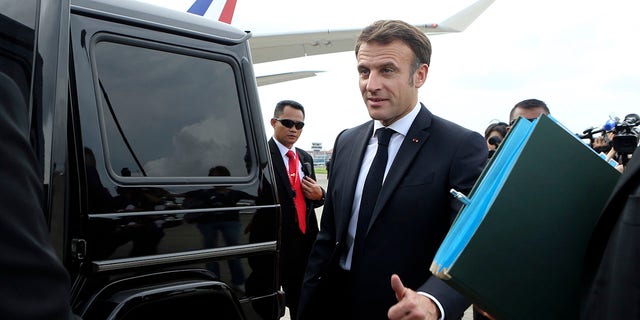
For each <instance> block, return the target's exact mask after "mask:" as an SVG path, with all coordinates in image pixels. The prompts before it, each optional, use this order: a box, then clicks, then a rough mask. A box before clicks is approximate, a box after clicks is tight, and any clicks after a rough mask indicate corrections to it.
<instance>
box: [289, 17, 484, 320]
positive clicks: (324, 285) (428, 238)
mask: <svg viewBox="0 0 640 320" xmlns="http://www.w3.org/2000/svg"><path fill="white" fill-rule="evenodd" d="M355 52H356V57H357V64H358V72H359V77H360V78H359V84H360V91H361V94H362V97H363V99H364V102H365V104H366V106H367V110H368V112H369V116H370V117H371V118H372V119H373V120H372V121H368V122H366V123H364V124H362V125H359V126H357V127H354V128H351V129H347V130H344V131H343V132H341V133H340V134H339V135H338V137H337V138H336V141H335V145H334V149H333V157H332V160H331V162H332V165H331V180H330V183H329V186H328V190H327V199H326V203H325V205H324V210H323V213H322V219H321V223H320V232H319V234H318V237H317V240H316V242H315V244H314V246H313V249H312V251H311V254H310V256H309V262H308V266H307V271H306V274H305V280H304V284H303V289H302V296H301V301H300V308H299V314H300V317H299V318H298V319H304V320H306V319H434V320H435V319H442V317H444V318H446V319H447V320H451V319H460V318H461V317H462V316H463V314H464V311H465V310H466V309H467V308H468V307H469V305H470V304H469V302H468V301H467V300H466V299H464V297H462V296H461V295H460V294H458V293H457V292H456V291H454V290H453V289H452V288H451V287H449V286H448V285H447V284H445V283H444V282H442V281H440V280H439V279H437V278H436V277H435V276H432V275H431V273H430V272H429V266H430V264H431V263H432V261H433V257H434V255H435V253H436V251H437V249H438V247H439V246H440V243H441V242H442V240H443V238H444V236H445V235H446V233H447V232H448V230H449V228H450V226H451V223H452V221H453V220H454V218H455V216H456V215H457V213H458V210H459V208H460V205H459V203H458V201H457V200H455V199H454V198H453V196H452V195H451V194H450V189H452V188H455V189H456V190H458V191H461V192H463V193H467V192H469V191H470V190H471V188H472V187H473V185H474V183H475V181H476V179H477V178H478V176H479V175H480V173H481V171H482V169H483V168H484V166H485V163H486V161H487V154H488V151H487V147H486V143H485V142H484V138H483V137H482V135H480V134H479V133H477V132H473V131H471V130H468V129H465V128H463V127H461V126H459V125H457V124H455V123H453V122H450V121H447V120H445V119H443V118H440V117H438V116H435V115H433V114H432V113H431V112H430V111H429V110H427V108H426V107H425V106H424V105H423V104H421V103H420V102H419V101H418V89H419V88H420V87H422V85H423V84H424V83H425V80H426V78H427V72H428V69H429V60H430V55H431V45H430V43H429V40H428V38H427V37H426V35H425V34H424V33H423V32H421V31H420V30H419V29H417V28H415V27H413V26H411V25H409V24H407V23H405V22H402V21H397V20H386V21H377V22H375V23H374V24H372V25H370V26H368V27H366V28H365V29H364V30H363V31H362V33H361V34H360V36H359V38H358V40H357V42H356V48H355ZM383 127H384V128H387V129H385V130H383V131H386V132H390V131H388V129H392V130H393V131H392V132H391V137H390V139H389V140H388V139H386V136H387V135H380V136H377V134H374V133H375V132H376V131H377V129H379V128H383ZM385 140H386V141H385ZM381 141H384V142H381ZM384 145H388V147H387V148H384ZM381 146H382V147H381ZM376 149H378V150H376ZM382 150H387V151H386V152H383V151H382ZM379 153H385V154H386V155H387V159H386V160H385V161H383V162H384V165H383V166H382V168H381V169H383V170H382V171H385V176H384V180H383V183H382V186H381V189H380V190H379V191H375V192H371V191H369V190H373V189H371V188H370V185H371V184H370V183H369V177H368V174H370V173H369V171H370V170H369V169H370V167H375V168H379V167H380V165H379V162H378V161H377V160H378V154H379ZM371 171H372V172H374V171H379V170H374V169H372V170H371ZM372 180H373V179H372ZM378 184H379V183H378ZM378 187H379V186H378ZM371 193H374V195H373V200H363V201H361V199H371V196H372V195H371ZM364 208H368V209H367V210H368V211H367V210H365V209H364ZM366 212H368V213H366ZM369 216H370V220H369V222H368V223H363V224H362V225H361V224H360V223H359V222H360V221H359V220H361V218H364V217H369ZM362 220H365V219H362ZM360 230H362V231H360Z"/></svg>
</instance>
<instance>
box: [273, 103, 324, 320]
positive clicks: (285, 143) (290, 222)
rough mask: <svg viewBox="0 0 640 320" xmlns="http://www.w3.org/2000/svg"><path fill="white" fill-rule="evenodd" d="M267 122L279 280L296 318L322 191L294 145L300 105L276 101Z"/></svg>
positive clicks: (299, 128)
mask: <svg viewBox="0 0 640 320" xmlns="http://www.w3.org/2000/svg"><path fill="white" fill-rule="evenodd" d="M271 126H272V127H273V138H271V139H270V140H269V150H270V152H271V162H272V163H273V170H274V173H275V175H276V186H277V189H278V199H279V200H280V206H281V208H282V232H281V237H282V242H281V247H280V264H279V266H280V280H281V283H282V287H283V289H284V293H285V302H286V305H287V307H288V308H289V314H290V316H291V318H292V319H296V314H297V309H298V301H299V299H300V288H301V287H302V278H303V276H304V270H305V267H306V265H307V259H308V256H309V251H311V245H312V244H313V241H314V240H315V239H316V235H317V234H318V219H317V218H316V213H315V210H314V209H315V208H317V207H320V206H322V205H323V204H324V194H325V191H324V190H323V189H322V187H321V186H320V185H319V184H318V183H317V182H316V174H315V171H314V169H313V157H312V156H311V155H310V154H309V153H307V152H306V151H304V150H302V149H300V148H296V147H294V144H295V143H296V141H298V138H300V134H301V133H302V128H303V127H304V107H303V106H302V105H301V104H300V103H298V102H296V101H293V100H283V101H280V102H278V103H277V104H276V107H275V110H274V112H273V118H272V119H271Z"/></svg>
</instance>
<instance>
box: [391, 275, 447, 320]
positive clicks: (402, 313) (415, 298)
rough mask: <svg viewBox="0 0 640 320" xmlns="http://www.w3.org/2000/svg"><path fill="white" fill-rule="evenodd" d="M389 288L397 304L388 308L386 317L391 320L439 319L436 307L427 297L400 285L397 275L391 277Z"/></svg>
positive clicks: (400, 281)
mask: <svg viewBox="0 0 640 320" xmlns="http://www.w3.org/2000/svg"><path fill="white" fill-rule="evenodd" d="M391 288H392V289H393V292H394V293H395V294H396V299H398V303H396V304H395V305H393V306H392V307H391V308H389V312H387V316H388V317H389V319H391V320H399V319H403V320H437V319H439V318H440V311H439V309H438V306H436V304H435V303H434V302H433V301H432V300H431V299H429V298H428V297H426V296H424V295H421V294H418V293H417V292H415V291H413V290H411V289H409V288H407V287H405V286H404V284H402V280H400V277H399V276H398V275H397V274H394V275H392V276H391Z"/></svg>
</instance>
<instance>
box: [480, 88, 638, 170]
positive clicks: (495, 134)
mask: <svg viewBox="0 0 640 320" xmlns="http://www.w3.org/2000/svg"><path fill="white" fill-rule="evenodd" d="M531 100H533V99H531ZM538 102H540V101H538ZM546 114H548V112H547V113H546ZM514 120H515V119H510V122H509V123H506V122H502V121H498V120H495V121H492V122H491V123H490V124H489V125H488V126H487V128H486V129H485V132H484V138H485V140H486V142H487V148H488V149H489V157H491V156H492V155H493V154H494V153H495V151H496V150H497V148H498V146H499V145H500V143H501V142H502V140H504V139H505V137H506V136H507V133H508V131H509V129H510V126H511V124H512V123H513V122H514ZM639 126H640V116H638V114H636V113H630V114H627V115H626V116H625V117H624V118H623V119H620V118H618V117H614V116H610V117H609V120H607V122H606V123H605V124H604V125H603V126H601V127H590V128H587V129H586V130H584V131H583V132H582V133H576V136H577V137H578V138H580V139H582V140H583V141H584V142H585V144H588V145H589V146H590V147H591V148H592V149H593V150H594V151H595V152H596V153H598V154H599V155H600V156H601V157H602V158H603V159H605V160H606V161H607V162H609V163H610V164H611V165H612V166H614V167H615V168H616V169H617V170H618V171H620V172H622V171H623V170H624V166H625V165H626V164H627V163H628V161H629V159H630V158H631V155H632V154H633V152H634V151H635V149H636V147H638V137H639V136H640V128H639Z"/></svg>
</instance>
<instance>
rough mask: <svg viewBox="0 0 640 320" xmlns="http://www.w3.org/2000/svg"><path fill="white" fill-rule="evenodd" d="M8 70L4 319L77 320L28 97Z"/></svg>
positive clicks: (4, 81) (2, 77)
mask: <svg viewBox="0 0 640 320" xmlns="http://www.w3.org/2000/svg"><path fill="white" fill-rule="evenodd" d="M0 61H3V60H2V57H0ZM3 71H4V70H3V68H0V97H1V98H0V136H1V137H2V140H1V141H0V154H1V155H2V156H1V157H0V195H1V196H2V200H1V201H0V214H1V215H2V223H0V252H1V253H2V254H0V318H2V319H74V318H75V316H74V315H73V314H72V313H71V307H70V303H69V301H70V300H69V297H70V280H69V275H68V274H67V272H66V270H65V269H64V267H63V266H62V263H60V261H59V260H58V258H57V256H56V254H55V252H54V250H53V247H52V245H51V242H50V240H49V231H48V228H47V224H46V222H45V216H44V212H43V209H42V201H43V194H44V191H43V186H42V177H41V176H40V175H39V174H38V169H37V168H38V165H37V160H36V156H35V153H34V151H33V149H32V148H31V145H30V143H29V120H30V119H29V112H28V111H29V108H28V106H27V101H26V100H25V98H26V95H23V94H22V92H21V90H20V88H19V86H18V85H17V84H16V82H15V81H14V80H13V79H12V78H11V77H9V76H7V74H5V73H3ZM23 88H24V87H23Z"/></svg>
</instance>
